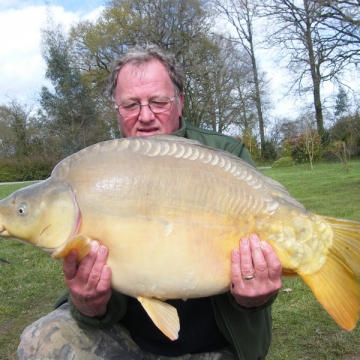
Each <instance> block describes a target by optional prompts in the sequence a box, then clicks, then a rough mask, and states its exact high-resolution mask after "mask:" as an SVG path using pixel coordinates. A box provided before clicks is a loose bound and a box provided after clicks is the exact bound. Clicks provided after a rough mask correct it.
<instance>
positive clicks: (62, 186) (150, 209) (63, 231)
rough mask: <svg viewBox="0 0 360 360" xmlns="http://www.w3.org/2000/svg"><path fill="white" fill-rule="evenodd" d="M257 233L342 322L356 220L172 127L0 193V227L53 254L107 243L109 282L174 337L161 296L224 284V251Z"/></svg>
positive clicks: (353, 277) (349, 299)
mask: <svg viewBox="0 0 360 360" xmlns="http://www.w3.org/2000/svg"><path fill="white" fill-rule="evenodd" d="M251 233H257V234H258V235H259V236H260V238H261V239H262V240H265V241H267V242H269V243H270V245H271V246H272V247H273V249H274V250H275V252H276V253H277V255H278V256H279V258H280V261H281V264H282V267H283V274H284V275H296V274H297V275H299V276H300V277H301V278H302V279H303V280H304V281H305V282H306V284H308V286H309V287H310V288H311V290H312V291H313V293H314V294H315V296H316V298H317V299H318V301H319V302H320V303H321V304H322V306H323V307H324V308H325V309H326V311H327V312H328V313H329V314H330V315H331V316H332V317H333V318H334V320H335V321H336V322H337V323H338V324H339V325H340V326H341V327H342V328H344V329H346V330H351V329H353V328H354V327H355V326H356V323H357V320H358V314H359V310H360V300H359V299H360V290H359V282H358V278H357V277H358V276H360V223H359V222H355V221H347V220H339V219H334V218H329V217H324V216H320V215H316V214H313V213H310V212H308V211H307V210H306V209H305V207H304V206H303V205H301V204H300V203H299V202H298V201H297V200H296V199H294V198H293V197H292V196H291V195H290V194H289V193H288V191H287V190H286V189H285V188H284V187H283V186H282V185H281V184H280V183H278V182H276V181H274V180H272V179H270V178H268V177H266V176H265V175H263V174H262V173H261V172H259V171H258V170H257V169H255V168H253V167H252V166H250V165H248V164H247V163H246V162H244V161H243V160H241V159H239V158H237V157H235V156H234V155H231V154H230V153H227V152H225V151H220V150H215V149H211V148H208V147H206V146H203V145H201V144H200V143H198V142H196V141H192V140H186V139H182V138H178V137H172V136H164V135H162V136H156V137H150V138H127V139H118V140H111V141H107V142H103V143H99V144H95V145H93V146H90V147H88V148H86V149H84V150H82V151H80V152H78V153H76V154H74V155H71V156H69V157H67V158H66V159H64V160H63V161H61V162H60V163H59V164H58V165H57V166H56V167H55V168H54V170H53V172H52V174H51V176H50V177H49V178H48V179H47V180H44V181H42V182H40V183H37V184H35V185H32V186H29V187H26V188H23V189H20V190H18V191H16V192H14V193H13V194H12V195H10V196H8V197H7V198H6V199H4V200H2V201H0V236H3V237H12V238H16V239H20V240H22V241H25V242H27V243H29V244H31V245H34V246H37V247H39V248H42V249H44V250H46V251H48V252H50V253H51V254H52V256H53V257H54V258H64V257H65V256H66V255H67V254H68V252H69V250H70V249H77V251H78V253H79V260H81V259H82V258H83V257H84V256H85V255H86V254H87V253H88V252H89V250H90V242H91V240H92V239H96V240H98V241H99V242H100V243H101V244H103V245H105V246H107V247H108V249H109V256H108V262H107V264H108V265H109V266H110V267H111V269H112V280H111V281H112V287H113V288H114V289H116V290H117V291H120V292H121V293H124V294H127V295H129V296H132V297H135V298H137V299H138V300H139V301H140V302H141V303H142V305H143V307H144V308H145V310H146V311H147V313H148V314H149V316H150V318H151V319H152V320H153V321H154V323H155V324H156V325H157V326H158V327H159V329H160V330H161V331H163V332H164V334H165V335H167V336H168V337H169V338H170V339H176V338H177V336H178V331H179V328H180V325H179V319H178V316H177V313H176V310H175V309H174V308H173V307H172V306H171V305H169V304H167V303H166V302H164V300H166V299H187V298H195V297H204V296H210V295H215V294H220V293H223V292H226V291H227V290H228V289H229V286H230V268H231V261H230V259H231V257H230V254H231V251H232V250H233V249H234V248H236V247H238V244H239V240H240V239H241V238H243V237H246V236H249V235H250V234H251Z"/></svg>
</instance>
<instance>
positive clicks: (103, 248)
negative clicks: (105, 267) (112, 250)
mask: <svg viewBox="0 0 360 360" xmlns="http://www.w3.org/2000/svg"><path fill="white" fill-rule="evenodd" d="M105 253H106V247H105V246H100V248H99V254H105Z"/></svg>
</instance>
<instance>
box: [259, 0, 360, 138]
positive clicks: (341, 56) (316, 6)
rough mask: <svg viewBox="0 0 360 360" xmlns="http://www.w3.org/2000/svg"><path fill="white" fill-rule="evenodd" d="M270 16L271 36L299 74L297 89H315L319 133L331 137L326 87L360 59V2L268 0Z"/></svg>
mask: <svg viewBox="0 0 360 360" xmlns="http://www.w3.org/2000/svg"><path fill="white" fill-rule="evenodd" d="M263 3H264V10H263V15H264V16H267V17H268V18H269V19H270V28H271V29H272V31H271V34H270V36H269V42H270V44H271V45H272V46H276V47H277V49H279V50H280V51H279V53H280V54H281V61H282V62H286V67H287V68H288V69H289V70H290V72H291V74H292V75H293V77H294V80H293V84H292V89H296V87H297V90H298V93H299V94H300V96H301V95H303V94H304V93H305V94H307V93H308V92H309V91H311V92H312V97H313V106H314V112H315V117H316V123H317V130H318V132H319V134H320V135H321V136H322V137H323V138H324V137H325V135H326V134H325V127H324V115H323V112H324V105H323V103H322V95H321V89H322V85H323V84H324V83H325V82H327V81H333V82H340V83H341V75H342V74H343V72H344V71H345V70H347V67H348V66H349V64H351V63H352V62H356V56H358V55H357V54H358V51H359V50H358V49H359V42H358V40H359V39H360V38H359V36H358V35H359V24H360V23H359V21H358V19H359V15H358V14H359V6H360V4H359V2H358V1H342V0H340V1H339V0H301V1H300V0H270V1H264V2H263Z"/></svg>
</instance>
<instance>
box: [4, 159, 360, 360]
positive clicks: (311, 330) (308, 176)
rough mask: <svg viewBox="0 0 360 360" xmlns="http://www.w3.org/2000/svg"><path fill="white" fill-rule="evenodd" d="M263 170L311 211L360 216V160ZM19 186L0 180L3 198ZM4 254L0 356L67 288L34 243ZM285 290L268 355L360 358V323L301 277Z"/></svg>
mask: <svg viewBox="0 0 360 360" xmlns="http://www.w3.org/2000/svg"><path fill="white" fill-rule="evenodd" d="M263 172H264V173H265V174H266V175H268V176H270V177H272V178H274V179H276V180H279V181H280V182H282V183H283V184H284V185H285V186H286V187H287V189H288V190H289V191H290V192H291V193H292V194H293V195H294V196H295V197H296V198H297V199H298V200H300V201H301V202H302V203H303V204H304V205H305V206H306V207H307V208H308V209H309V210H310V211H312V212H316V213H318V214H323V215H328V216H334V217H342V218H348V219H354V220H360V162H352V163H350V171H349V173H345V172H344V170H343V169H342V165H341V164H339V163H334V164H317V165H316V166H315V170H310V166H309V165H301V166H295V167H291V168H277V169H266V170H263ZM20 186H21V185H18V184H17V185H11V186H10V185H9V186H0V198H2V197H5V196H6V195H7V194H10V193H11V192H13V191H14V190H16V188H18V187H20ZM22 186H24V185H22ZM0 257H1V258H3V259H6V260H8V261H9V262H10V264H6V263H3V262H1V261H0V277H1V280H0V359H2V360H3V359H4V360H5V359H6V360H9V359H11V360H13V359H16V347H17V345H18V338H19V335H20V334H21V332H22V330H23V329H24V327H25V326H27V325H28V324H30V323H31V322H33V321H34V320H36V319H38V318H39V317H41V316H42V315H44V314H46V313H48V312H49V311H50V310H51V308H52V305H53V303H54V301H55V300H56V298H57V297H58V295H59V294H60V293H61V292H62V291H63V290H64V285H63V275H62V271H61V266H60V264H59V263H58V262H56V261H54V260H52V259H50V258H49V257H48V255H46V254H45V253H43V252H42V251H40V250H38V249H35V248H32V247H30V246H26V245H22V244H19V243H16V242H12V241H9V240H2V239H0ZM285 289H290V291H289V292H285V291H283V290H285ZM283 290H282V291H280V292H279V296H278V299H277V300H276V302H275V304H274V306H273V319H274V321H273V342H272V345H271V348H270V353H269V356H268V358H267V359H268V360H287V359H288V360H300V359H304V360H305V359H309V360H310V359H311V360H313V359H319V360H320V359H324V360H325V359H326V360H330V359H334V360H335V359H336V360H338V359H340V360H341V359H342V360H360V355H359V354H360V325H359V326H358V327H357V328H356V329H355V330H354V331H352V332H346V331H344V330H342V329H340V328H339V326H338V325H337V324H336V323H335V322H334V321H333V320H332V319H331V318H330V316H329V315H328V314H327V313H326V312H325V310H323V308H322V307H321V305H320V304H319V303H318V302H317V301H316V299H315V297H314V295H313V294H312V293H311V291H310V290H309V288H308V287H307V286H306V285H305V284H304V283H303V282H302V281H301V280H300V279H299V278H284V285H283Z"/></svg>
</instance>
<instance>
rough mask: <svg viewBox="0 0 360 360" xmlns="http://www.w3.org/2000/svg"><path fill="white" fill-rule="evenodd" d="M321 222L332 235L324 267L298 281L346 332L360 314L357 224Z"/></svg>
mask: <svg viewBox="0 0 360 360" xmlns="http://www.w3.org/2000/svg"><path fill="white" fill-rule="evenodd" d="M324 219H325V220H326V222H327V223H328V224H329V225H330V227H331V229H332V232H333V245H332V247H331V248H330V249H329V254H328V256H327V260H326V263H325V264H324V266H323V267H322V268H321V269H320V270H319V271H318V272H317V273H315V274H311V275H303V276H301V277H302V278H303V280H304V281H305V282H306V283H307V284H308V285H309V287H310V288H311V290H312V291H313V293H314V294H315V296H316V298H317V299H318V301H319V302H320V303H321V305H322V306H323V307H324V308H325V310H326V311H327V312H328V313H329V314H330V315H331V316H332V317H333V319H334V320H335V321H336V322H337V323H338V324H339V325H340V326H341V327H342V328H344V329H345V330H348V331H350V330H352V329H354V327H355V326H356V323H357V321H358V317H359V311H360V286H359V279H358V278H359V277H360V223H359V222H356V221H349V220H340V219H334V218H329V217H324Z"/></svg>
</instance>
